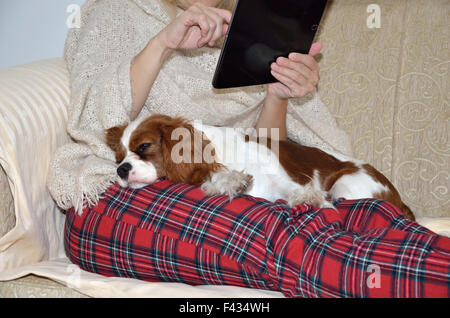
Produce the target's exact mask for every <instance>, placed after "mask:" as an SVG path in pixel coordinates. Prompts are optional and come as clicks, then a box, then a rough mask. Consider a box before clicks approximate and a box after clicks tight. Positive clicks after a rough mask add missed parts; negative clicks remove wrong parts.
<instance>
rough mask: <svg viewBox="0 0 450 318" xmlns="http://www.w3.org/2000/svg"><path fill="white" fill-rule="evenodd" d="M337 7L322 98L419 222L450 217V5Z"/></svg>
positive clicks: (325, 35)
mask: <svg viewBox="0 0 450 318" xmlns="http://www.w3.org/2000/svg"><path fill="white" fill-rule="evenodd" d="M373 3H374V1H370V0H360V1H353V0H334V1H330V3H329V6H328V8H327V11H326V13H325V16H324V19H323V21H322V26H321V29H320V31H319V35H318V38H317V40H318V41H321V42H322V43H323V44H324V50H323V53H322V59H321V60H320V62H319V64H320V66H321V72H320V75H321V79H320V82H319V89H318V91H319V95H320V96H321V97H322V100H323V102H324V103H325V104H326V105H327V106H328V108H329V109H330V111H331V112H332V113H333V115H334V116H335V117H336V119H337V121H338V123H339V125H340V127H342V128H343V129H344V130H345V131H346V132H347V133H349V134H350V136H351V137H352V140H353V147H354V152H355V156H356V157H357V158H359V159H363V160H366V161H368V162H370V163H371V164H373V165H374V166H375V167H376V168H377V169H379V170H380V171H382V172H383V173H384V174H385V175H386V176H387V177H388V178H389V179H390V180H391V181H392V182H393V183H394V185H395V186H396V187H397V188H398V189H399V191H400V193H401V195H402V199H403V200H404V201H405V203H406V204H407V205H408V206H410V207H411V209H412V210H413V211H414V213H415V214H416V216H418V217H421V216H447V217H448V216H450V124H449V116H450V106H449V102H450V101H449V97H450V95H449V92H450V87H449V85H450V83H449V74H450V73H449V72H450V50H449V49H448V39H449V38H450V24H449V23H448V17H449V15H450V1H448V0H432V1H427V2H426V4H425V3H424V2H423V1H420V0H395V1H390V0H386V1H376V2H375V3H377V4H378V5H379V7H380V18H381V20H380V22H381V25H380V26H381V27H380V28H379V29H377V28H373V29H369V28H368V27H367V18H368V17H369V13H368V12H367V7H368V6H369V5H370V4H373Z"/></svg>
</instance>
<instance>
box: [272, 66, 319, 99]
mask: <svg viewBox="0 0 450 318" xmlns="http://www.w3.org/2000/svg"><path fill="white" fill-rule="evenodd" d="M271 74H272V75H273V77H275V78H276V79H277V80H278V81H280V83H281V84H283V85H285V86H286V87H287V88H289V96H290V97H292V98H294V97H303V96H305V95H307V94H308V93H310V92H312V91H314V86H313V85H311V84H307V85H306V86H302V85H299V84H298V83H297V82H295V81H294V80H292V79H290V78H289V77H287V76H285V75H283V74H280V73H278V72H275V71H273V70H272V71H271Z"/></svg>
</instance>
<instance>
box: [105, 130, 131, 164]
mask: <svg viewBox="0 0 450 318" xmlns="http://www.w3.org/2000/svg"><path fill="white" fill-rule="evenodd" d="M127 126H128V124H123V125H121V126H116V127H112V128H109V129H106V130H105V141H106V145H108V147H109V148H111V149H112V150H113V151H114V152H115V153H116V162H118V163H119V162H121V161H122V160H123V158H125V148H124V146H123V145H122V143H121V141H120V140H121V138H122V136H123V131H124V130H125V128H127Z"/></svg>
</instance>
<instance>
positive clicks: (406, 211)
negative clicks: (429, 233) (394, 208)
mask: <svg viewBox="0 0 450 318" xmlns="http://www.w3.org/2000/svg"><path fill="white" fill-rule="evenodd" d="M400 210H402V212H403V214H404V215H406V217H407V218H408V219H410V220H411V221H415V220H416V217H415V216H414V213H413V212H412V211H411V209H410V208H409V207H408V206H407V205H406V204H405V203H403V202H402V204H401V206H400Z"/></svg>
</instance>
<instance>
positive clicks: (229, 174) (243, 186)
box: [201, 170, 253, 199]
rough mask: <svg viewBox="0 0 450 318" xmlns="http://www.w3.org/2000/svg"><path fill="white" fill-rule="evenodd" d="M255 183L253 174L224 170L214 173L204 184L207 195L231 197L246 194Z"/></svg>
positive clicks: (202, 187) (203, 187) (203, 188)
mask: <svg viewBox="0 0 450 318" xmlns="http://www.w3.org/2000/svg"><path fill="white" fill-rule="evenodd" d="M252 184H253V176H252V175H250V174H247V173H245V172H243V171H236V170H231V171H229V170H222V171H219V172H216V173H214V174H213V175H212V177H211V179H210V180H208V181H206V182H205V183H203V184H202V186H201V189H202V190H203V192H205V194H206V195H227V196H229V197H230V199H232V198H234V197H235V196H237V195H240V194H244V193H245V192H246V191H247V190H248V189H249V188H250V186H251V185H252Z"/></svg>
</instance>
